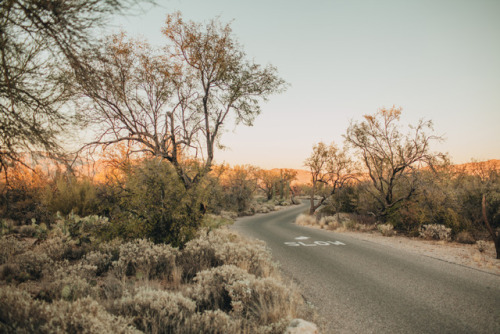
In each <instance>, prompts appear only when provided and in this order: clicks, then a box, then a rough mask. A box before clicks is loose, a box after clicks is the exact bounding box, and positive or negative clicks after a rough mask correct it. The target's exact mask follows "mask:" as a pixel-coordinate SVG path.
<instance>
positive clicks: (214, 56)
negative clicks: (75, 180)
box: [77, 14, 284, 189]
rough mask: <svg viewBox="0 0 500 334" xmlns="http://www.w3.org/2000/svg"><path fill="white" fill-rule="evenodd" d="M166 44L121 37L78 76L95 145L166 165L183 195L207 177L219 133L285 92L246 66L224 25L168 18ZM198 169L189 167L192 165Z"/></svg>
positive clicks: (260, 70) (272, 77) (266, 70)
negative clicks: (127, 147) (125, 149)
mask: <svg viewBox="0 0 500 334" xmlns="http://www.w3.org/2000/svg"><path fill="white" fill-rule="evenodd" d="M163 33H164V35H165V37H166V38H167V45H166V46H165V47H164V48H163V49H162V50H161V51H159V50H154V49H153V48H151V47H150V46H149V45H147V44H146V43H141V42H138V41H134V40H128V39H127V38H126V37H125V36H124V35H123V34H122V35H119V36H113V37H112V38H109V39H108V40H107V43H106V44H105V46H104V47H103V48H102V49H101V50H99V53H98V54H99V56H95V54H90V57H89V62H88V64H87V66H86V67H85V70H84V71H82V72H81V73H79V75H77V77H78V78H79V81H78V87H77V88H78V89H79V90H80V91H81V92H82V93H83V95H84V96H85V98H86V101H87V102H88V103H87V105H86V110H85V114H86V115H87V117H88V119H89V120H90V121H92V122H95V123H97V124H99V126H100V128H99V133H98V137H97V139H96V140H95V141H94V142H92V143H91V144H92V145H105V146H106V145H111V144H115V143H119V142H129V143H132V144H135V145H136V146H137V147H138V150H140V151H142V152H146V153H148V154H150V155H153V156H156V157H160V158H162V159H165V160H167V161H169V162H170V163H171V164H172V166H173V167H174V168H175V170H176V172H177V174H178V175H179V177H180V179H181V181H182V182H183V184H184V186H185V188H186V189H190V188H192V187H193V186H196V185H197V184H199V183H200V180H201V179H202V178H203V177H204V176H205V175H206V174H207V173H208V172H209V171H210V170H211V168H212V164H213V160H214V150H215V148H216V146H217V145H219V144H220V136H221V134H222V132H223V129H224V126H225V125H227V124H228V123H230V122H236V123H243V124H245V125H251V124H252V121H253V120H254V118H255V117H256V116H257V115H258V114H259V113H260V101H262V100H266V99H267V98H268V97H269V96H270V95H271V94H273V93H276V92H279V91H280V90H282V89H283V88H284V81H283V80H282V79H281V78H279V77H278V75H277V73H276V69H275V68H274V67H272V66H267V67H262V66H260V65H258V64H255V63H253V62H251V61H249V60H247V58H246V56H245V53H244V52H243V51H242V48H241V46H240V45H239V44H238V43H237V41H236V39H235V37H234V36H233V34H232V32H231V28H230V26H229V25H222V24H221V23H219V22H218V21H217V20H212V21H210V22H208V23H207V24H206V25H202V24H198V23H194V22H191V21H184V20H183V19H182V17H181V15H180V14H174V15H168V16H167V20H166V26H165V28H164V29H163ZM193 161H196V162H197V163H188V164H186V162H193Z"/></svg>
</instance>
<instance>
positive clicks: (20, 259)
mask: <svg viewBox="0 0 500 334" xmlns="http://www.w3.org/2000/svg"><path fill="white" fill-rule="evenodd" d="M13 262H14V263H16V264H17V265H18V266H19V273H18V274H17V275H16V279H17V280H18V281H26V280H37V279H40V278H41V277H42V273H43V269H44V268H45V267H46V266H50V265H51V264H52V262H53V261H52V260H51V259H50V258H49V257H48V256H47V254H45V253H38V252H34V251H31V250H28V251H26V252H24V253H22V254H19V255H17V256H16V257H15V259H14V261H13Z"/></svg>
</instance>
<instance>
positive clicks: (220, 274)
mask: <svg viewBox="0 0 500 334" xmlns="http://www.w3.org/2000/svg"><path fill="white" fill-rule="evenodd" d="M249 277H255V276H253V275H250V274H248V273H247V272H246V271H245V270H243V269H240V268H238V267H236V266H234V265H223V266H220V267H216V268H211V269H207V270H203V271H200V272H199V273H197V274H196V277H195V278H194V282H195V283H196V285H194V286H193V288H192V289H191V291H190V292H189V296H190V297H191V298H192V299H193V300H194V301H195V302H196V304H197V307H198V310H202V311H203V310H216V309H220V310H223V311H225V312H228V311H230V310H231V298H230V297H229V286H230V285H231V284H232V283H234V282H235V281H239V280H244V279H247V278H249Z"/></svg>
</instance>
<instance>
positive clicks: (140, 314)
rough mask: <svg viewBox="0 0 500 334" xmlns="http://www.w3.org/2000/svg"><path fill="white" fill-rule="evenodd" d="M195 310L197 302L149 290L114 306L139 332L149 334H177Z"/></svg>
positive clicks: (126, 298) (139, 290) (176, 294)
mask: <svg viewBox="0 0 500 334" xmlns="http://www.w3.org/2000/svg"><path fill="white" fill-rule="evenodd" d="M195 309H196V304H195V302H194V301H192V300H190V299H188V298H186V297H184V296H182V295H181V294H180V293H173V292H169V291H164V290H155V289H151V288H148V287H140V288H139V289H137V291H136V293H135V294H134V295H129V296H125V297H122V298H121V299H119V300H117V301H115V303H114V305H113V312H116V314H119V315H121V316H124V317H130V318H133V319H134V325H135V326H136V327H137V329H139V330H141V331H143V332H147V333H177V332H178V331H179V330H180V329H182V328H183V327H185V326H186V324H187V321H188V319H189V317H190V316H191V315H192V314H194V312H195Z"/></svg>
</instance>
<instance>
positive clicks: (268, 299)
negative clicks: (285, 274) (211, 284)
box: [229, 277, 303, 332]
mask: <svg viewBox="0 0 500 334" xmlns="http://www.w3.org/2000/svg"><path fill="white" fill-rule="evenodd" d="M229 296H230V297H231V306H232V311H231V314H233V315H235V316H238V317H241V318H242V319H248V320H251V321H252V322H254V323H255V324H257V325H259V326H266V325H270V324H273V323H274V324H279V323H282V324H283V325H284V326H285V327H286V324H287V323H288V322H289V321H290V320H291V319H293V318H296V317H297V315H298V314H299V312H300V308H301V306H302V304H303V299H302V296H301V295H300V294H299V293H298V292H297V291H296V290H295V289H291V288H290V287H287V286H285V285H284V284H283V283H281V282H277V281H275V280H273V279H272V278H254V277H248V278H247V279H245V280H238V281H235V282H234V283H232V284H231V286H230V287H229ZM283 331H284V327H283V328H282V329H281V332H283Z"/></svg>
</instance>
